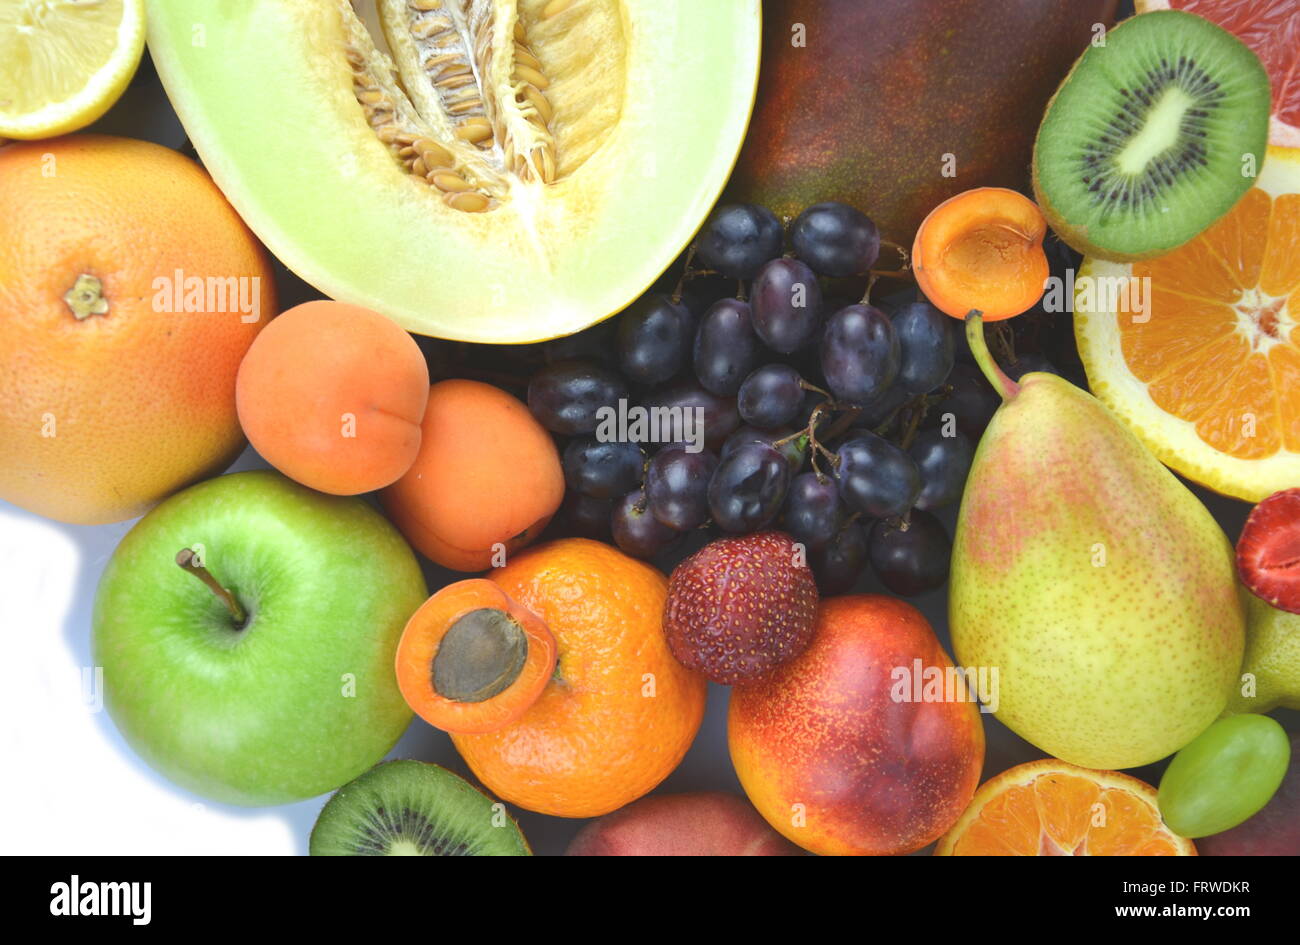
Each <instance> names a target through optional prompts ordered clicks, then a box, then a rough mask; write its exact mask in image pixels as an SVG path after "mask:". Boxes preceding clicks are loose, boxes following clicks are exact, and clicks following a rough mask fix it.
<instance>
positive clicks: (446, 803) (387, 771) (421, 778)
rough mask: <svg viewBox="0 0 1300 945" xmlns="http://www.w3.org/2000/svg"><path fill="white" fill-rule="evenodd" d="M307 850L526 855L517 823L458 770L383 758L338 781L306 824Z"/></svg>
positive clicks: (332, 853) (317, 852)
mask: <svg viewBox="0 0 1300 945" xmlns="http://www.w3.org/2000/svg"><path fill="white" fill-rule="evenodd" d="M309 852H310V853H311V855H312V856H531V855H532V850H531V848H529V846H528V841H527V840H525V839H524V835H523V833H522V832H521V831H520V830H519V825H518V824H516V823H515V821H514V819H513V818H511V817H510V816H508V815H506V814H505V813H504V806H503V805H501V804H498V803H496V802H495V801H493V800H492V798H490V797H488V796H487V795H486V794H484V793H483V792H482V791H479V790H478V789H476V788H475V787H474V786H473V785H472V784H470V783H469V782H468V781H466V780H465V779H464V778H462V777H460V776H458V775H456V774H453V773H452V772H450V771H448V770H447V769H446V768H442V767H439V766H438V765H434V764H426V763H425V762H423V761H386V762H384V763H383V764H379V765H376V766H375V767H373V768H371V769H370V770H369V771H367V772H366V773H365V774H363V775H361V776H360V777H359V778H356V779H355V780H353V781H350V782H348V783H347V784H345V785H343V787H341V788H339V789H338V791H336V792H335V793H334V796H333V797H331V798H330V799H329V800H328V801H326V802H325V806H324V807H323V808H321V812H320V815H319V816H318V817H317V818H316V826H314V827H313V828H312V831H311V841H310V844H309Z"/></svg>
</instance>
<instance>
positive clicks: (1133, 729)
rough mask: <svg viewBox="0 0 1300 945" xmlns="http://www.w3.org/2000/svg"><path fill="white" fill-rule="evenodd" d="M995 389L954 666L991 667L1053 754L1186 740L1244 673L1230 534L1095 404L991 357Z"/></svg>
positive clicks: (1012, 721)
mask: <svg viewBox="0 0 1300 945" xmlns="http://www.w3.org/2000/svg"><path fill="white" fill-rule="evenodd" d="M966 334H967V338H968V339H969V341H970V346H971V350H972V352H973V353H974V354H975V356H976V360H977V361H978V362H979V365H980V368H981V370H983V372H984V374H985V376H986V377H988V379H989V380H990V381H991V382H992V383H993V386H994V387H995V388H996V389H997V390H998V392H999V393H1000V394H1001V396H1002V405H1001V406H1000V407H999V408H998V411H997V413H996V414H995V415H994V417H993V420H992V422H990V424H989V426H988V429H987V430H986V431H985V433H984V436H983V438H982V439H981V440H980V444H979V448H978V450H977V451H976V454H975V460H974V464H973V465H972V467H971V472H970V477H969V479H968V480H967V484H966V491H965V494H964V496H963V497H962V504H961V509H960V511H959V513H958V519H957V530H956V535H955V539H954V542H953V554H952V577H951V584H950V589H949V604H948V606H949V621H950V626H951V630H952V642H953V647H954V650H955V651H956V654H957V662H958V664H959V665H961V666H963V667H968V668H972V669H974V668H985V669H987V670H988V671H990V672H991V671H992V670H994V669H996V672H997V680H998V689H997V700H996V703H995V704H993V705H991V706H990V707H991V708H994V709H995V714H996V715H997V717H998V719H999V720H1000V721H1002V722H1003V723H1004V724H1006V725H1007V726H1008V727H1009V728H1010V729H1011V730H1012V731H1014V732H1016V733H1017V734H1018V735H1020V736H1021V737H1023V738H1025V739H1027V740H1028V741H1030V742H1032V743H1033V744H1034V745H1036V746H1037V747H1039V748H1041V749H1042V750H1043V751H1046V752H1048V753H1050V754H1052V755H1055V756H1056V757H1057V758H1060V759H1061V760H1063V761H1068V762H1072V763H1074V764H1077V765H1082V766H1084V767H1087V768H1105V769H1115V768H1131V767H1135V766H1137V765H1145V764H1149V763H1151V762H1154V761H1158V760H1160V759H1161V758H1164V757H1166V756H1167V755H1170V754H1172V753H1173V752H1175V751H1177V750H1178V749H1179V748H1181V747H1182V746H1183V745H1185V744H1187V743H1188V742H1189V741H1191V740H1192V739H1193V738H1195V737H1196V736H1197V735H1198V734H1200V733H1201V731H1202V730H1204V729H1205V728H1206V726H1208V725H1209V724H1210V723H1211V722H1213V721H1214V720H1215V719H1216V718H1217V717H1218V716H1219V714H1220V713H1221V712H1222V711H1223V709H1224V707H1225V706H1226V704H1227V702H1228V697H1229V694H1230V692H1231V691H1232V690H1233V688H1234V686H1235V685H1236V683H1237V679H1238V670H1239V669H1240V667H1241V659H1242V650H1243V646H1244V638H1245V611H1244V605H1243V603H1242V600H1241V598H1240V597H1239V596H1238V593H1237V586H1236V568H1235V564H1234V560H1233V551H1232V546H1231V545H1230V544H1229V542H1228V539H1227V537H1226V536H1225V535H1224V534H1223V530H1222V529H1221V528H1220V527H1219V525H1218V523H1217V522H1215V520H1214V519H1213V518H1212V517H1211V516H1210V513H1209V512H1208V511H1207V510H1206V508H1205V506H1203V505H1202V504H1201V503H1200V502H1199V501H1198V500H1197V498H1196V497H1195V496H1194V495H1192V494H1191V492H1189V491H1188V490H1187V488H1186V487H1185V486H1183V484H1182V483H1180V482H1179V481H1178V480H1177V479H1176V478H1175V477H1174V476H1173V474H1172V473H1170V472H1169V470H1167V469H1166V468H1165V467H1164V466H1162V465H1161V464H1160V462H1159V461H1158V460H1157V459H1156V458H1155V457H1154V456H1153V455H1152V454H1151V453H1149V452H1148V451H1147V449H1146V448H1145V447H1144V446H1143V445H1142V444H1141V443H1140V442H1139V441H1138V439H1137V438H1136V437H1135V436H1134V435H1133V434H1132V433H1131V432H1129V430H1128V429H1127V428H1126V427H1125V426H1123V425H1122V424H1121V423H1119V422H1118V421H1117V420H1116V419H1115V417H1114V415H1112V414H1111V412H1110V411H1109V409H1108V408H1106V407H1105V406H1104V405H1103V404H1102V403H1101V402H1100V401H1098V400H1097V399H1096V398H1094V397H1093V396H1091V395H1090V394H1088V393H1085V392H1084V391H1082V390H1080V389H1079V388H1077V387H1075V386H1074V385H1073V384H1070V383H1069V382H1068V381H1066V380H1064V379H1062V378H1060V377H1057V376H1056V375H1053V374H1043V373H1030V374H1026V375H1024V376H1023V377H1022V378H1021V380H1020V383H1019V384H1017V383H1015V382H1013V381H1012V380H1010V379H1009V378H1008V377H1007V376H1006V375H1005V374H1003V373H1002V371H1001V370H999V369H998V367H997V365H996V364H995V363H994V361H993V359H992V357H991V356H990V355H989V352H988V348H987V346H986V345H985V342H984V333H983V328H982V324H981V319H980V316H979V313H978V312H973V313H972V314H971V315H970V316H968V317H967V324H966Z"/></svg>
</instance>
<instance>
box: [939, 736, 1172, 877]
mask: <svg viewBox="0 0 1300 945" xmlns="http://www.w3.org/2000/svg"><path fill="white" fill-rule="evenodd" d="M934 855H935V856H1196V846H1195V844H1193V843H1192V841H1190V840H1186V839H1184V838H1183V837H1180V836H1178V835H1177V834H1175V833H1174V832H1173V831H1172V830H1170V829H1169V828H1168V827H1166V826H1165V824H1164V821H1162V820H1161V819H1160V808H1159V807H1157V806H1156V789H1155V788H1153V787H1152V786H1151V785H1149V784H1147V783H1146V782H1145V781H1139V780H1138V779H1137V778H1134V777H1131V776H1129V775H1127V774H1120V773H1119V772H1117V771H1093V770H1091V769H1088V768H1080V767H1078V766H1077V765H1072V764H1068V763H1066V762H1064V761H1057V760H1056V759H1055V758H1047V759H1045V760H1043V761H1030V762H1028V763H1026V764H1023V765H1017V766H1016V767H1014V768H1012V769H1010V770H1009V771H1003V772H1002V773H1001V774H999V775H998V776H997V777H995V778H991V779H989V780H988V781H986V782H984V784H982V785H981V786H980V789H979V790H978V791H976V792H975V797H974V798H972V799H971V802H970V806H969V807H967V808H966V811H965V812H964V813H963V814H962V815H961V816H960V817H958V818H957V823H955V824H953V827H952V829H951V830H949V831H948V833H947V834H945V835H944V836H943V837H941V838H940V840H939V844H938V846H936V847H935V850H934Z"/></svg>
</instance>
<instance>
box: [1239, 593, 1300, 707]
mask: <svg viewBox="0 0 1300 945" xmlns="http://www.w3.org/2000/svg"><path fill="white" fill-rule="evenodd" d="M1242 593H1243V595H1244V596H1245V598H1246V600H1247V605H1246V606H1247V610H1246V657H1245V659H1244V660H1243V661H1242V664H1241V673H1240V676H1239V677H1238V683H1237V685H1236V686H1235V687H1234V688H1233V690H1232V698H1231V699H1229V700H1228V708H1227V710H1226V711H1225V712H1224V715H1236V714H1237V713H1239V712H1257V713H1264V712H1271V711H1272V710H1273V709H1276V708H1277V707H1278V706H1282V707H1283V708H1285V709H1300V614H1291V613H1287V612H1286V611H1285V610H1278V609H1277V608H1276V607H1274V606H1272V605H1271V604H1269V603H1268V602H1267V601H1263V600H1260V599H1259V598H1258V597H1256V596H1255V595H1254V594H1251V593H1249V592H1248V591H1245V590H1244V589H1243V591H1242Z"/></svg>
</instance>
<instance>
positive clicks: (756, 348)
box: [694, 299, 763, 397]
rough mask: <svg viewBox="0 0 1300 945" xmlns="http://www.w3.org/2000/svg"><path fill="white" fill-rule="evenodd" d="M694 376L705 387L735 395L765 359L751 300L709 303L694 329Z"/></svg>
mask: <svg viewBox="0 0 1300 945" xmlns="http://www.w3.org/2000/svg"><path fill="white" fill-rule="evenodd" d="M694 355H695V376H696V378H698V379H699V382H700V384H701V386H703V387H704V389H705V390H707V391H709V392H711V393H714V394H717V395H718V396H719V397H734V396H735V395H736V391H738V390H740V384H741V382H742V381H743V380H744V379H745V378H746V377H748V376H749V372H750V371H752V370H754V368H756V367H758V365H759V362H760V361H762V359H763V345H762V342H760V341H759V340H758V335H756V334H754V323H753V318H752V316H751V314H750V310H749V303H748V302H742V301H740V300H739V299H722V300H720V301H718V302H714V303H713V304H712V305H711V306H709V310H708V311H707V312H705V313H704V316H703V317H702V318H701V319H700V326H699V328H698V329H696V332H695V351H694Z"/></svg>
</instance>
